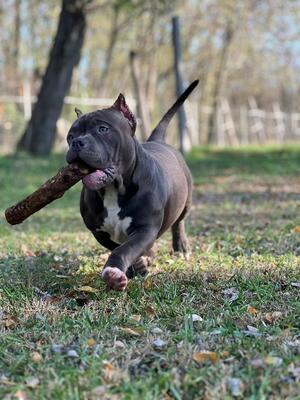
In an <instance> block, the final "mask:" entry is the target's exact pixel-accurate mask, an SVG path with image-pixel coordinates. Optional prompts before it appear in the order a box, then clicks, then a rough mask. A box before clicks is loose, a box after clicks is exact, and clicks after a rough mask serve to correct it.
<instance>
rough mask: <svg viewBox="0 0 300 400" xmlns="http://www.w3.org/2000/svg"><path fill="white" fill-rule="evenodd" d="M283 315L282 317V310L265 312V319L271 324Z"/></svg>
mask: <svg viewBox="0 0 300 400" xmlns="http://www.w3.org/2000/svg"><path fill="white" fill-rule="evenodd" d="M281 317H282V312H281V311H273V312H268V313H266V314H265V320H266V321H267V322H269V324H272V323H273V322H276V321H277V320H278V319H279V318H281Z"/></svg>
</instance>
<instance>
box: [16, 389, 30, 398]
mask: <svg viewBox="0 0 300 400" xmlns="http://www.w3.org/2000/svg"><path fill="white" fill-rule="evenodd" d="M14 397H15V398H16V399H18V400H28V397H27V394H26V393H25V392H24V391H23V390H18V391H17V392H16V393H15V394H14Z"/></svg>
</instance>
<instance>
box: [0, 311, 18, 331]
mask: <svg viewBox="0 0 300 400" xmlns="http://www.w3.org/2000/svg"><path fill="white" fill-rule="evenodd" d="M17 324H18V318H17V317H16V316H14V315H11V314H5V315H4V316H3V317H2V319H0V326H3V327H4V328H7V329H14V328H15V327H16V325H17Z"/></svg>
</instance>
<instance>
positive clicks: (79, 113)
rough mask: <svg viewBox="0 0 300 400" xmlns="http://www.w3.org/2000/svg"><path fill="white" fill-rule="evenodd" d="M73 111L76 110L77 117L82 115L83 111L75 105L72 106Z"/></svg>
mask: <svg viewBox="0 0 300 400" xmlns="http://www.w3.org/2000/svg"><path fill="white" fill-rule="evenodd" d="M74 111H75V112H76V115H77V118H80V117H81V116H82V115H83V112H82V111H81V110H79V108H77V107H75V108H74Z"/></svg>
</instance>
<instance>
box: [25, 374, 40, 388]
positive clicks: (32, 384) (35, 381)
mask: <svg viewBox="0 0 300 400" xmlns="http://www.w3.org/2000/svg"><path fill="white" fill-rule="evenodd" d="M39 383H40V380H39V378H37V377H35V376H31V377H29V378H27V379H26V386H28V387H29V388H30V389H35V388H36V387H37V386H38V385H39Z"/></svg>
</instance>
